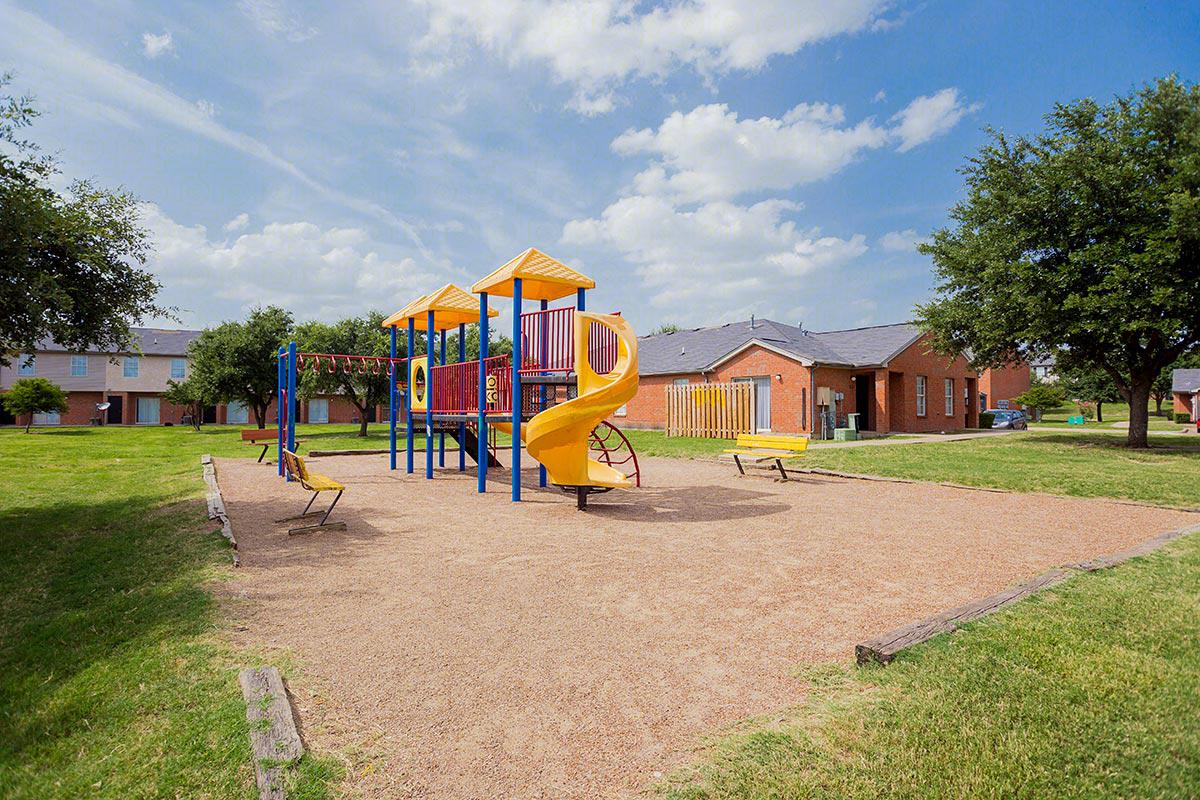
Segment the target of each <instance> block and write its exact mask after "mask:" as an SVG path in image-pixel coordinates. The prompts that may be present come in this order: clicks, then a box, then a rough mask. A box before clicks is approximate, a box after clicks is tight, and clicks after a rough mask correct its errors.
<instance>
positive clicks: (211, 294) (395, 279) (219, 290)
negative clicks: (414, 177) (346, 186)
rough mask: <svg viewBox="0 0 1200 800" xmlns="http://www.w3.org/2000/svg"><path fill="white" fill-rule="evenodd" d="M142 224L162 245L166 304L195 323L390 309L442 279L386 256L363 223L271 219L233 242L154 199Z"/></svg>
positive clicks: (156, 267)
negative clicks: (266, 309)
mask: <svg viewBox="0 0 1200 800" xmlns="http://www.w3.org/2000/svg"><path fill="white" fill-rule="evenodd" d="M142 221H143V223H144V224H145V225H146V227H147V228H148V229H149V230H150V233H151V237H152V240H153V242H154V255H153V257H152V258H151V260H150V262H149V265H148V266H149V268H150V269H151V270H152V271H153V272H154V273H155V274H156V275H157V276H158V278H159V280H161V281H162V283H163V285H164V287H166V288H165V289H164V301H165V302H167V303H169V304H174V305H178V306H180V307H181V309H182V310H183V312H184V317H185V322H186V323H187V324H192V325H204V324H211V323H214V322H218V321H220V320H221V319H223V318H230V317H234V316H239V315H241V314H243V313H244V312H245V311H246V310H248V309H249V308H251V307H253V306H255V305H266V304H276V305H281V306H283V307H285V308H288V309H290V310H291V311H293V312H295V313H296V315H297V316H298V317H299V318H301V319H317V318H319V319H325V320H332V319H337V318H338V317H342V316H349V315H358V314H362V313H364V312H365V311H366V310H368V309H370V308H378V309H379V310H382V311H385V312H390V311H393V310H395V309H396V308H399V307H400V306H401V305H403V304H404V303H406V302H408V301H409V300H411V299H412V298H413V297H414V296H415V295H416V294H418V287H421V288H423V289H424V290H428V289H429V288H431V287H432V286H433V285H435V284H436V282H437V280H438V277H437V276H436V275H434V274H433V272H432V271H431V270H429V269H426V268H422V267H421V266H419V265H418V263H417V262H416V261H415V260H414V259H413V258H410V257H407V256H405V257H389V256H387V255H384V254H383V253H384V252H385V251H386V249H387V248H386V246H385V245H383V244H381V243H379V242H376V241H374V240H373V239H372V238H371V236H370V235H369V234H368V233H367V232H366V231H364V230H362V229H360V228H324V227H321V226H319V225H316V224H313V223H311V222H290V223H270V224H267V225H264V226H263V227H262V228H261V229H258V230H250V231H248V232H246V233H243V234H241V235H240V236H237V237H236V238H234V239H233V240H232V241H228V240H220V239H217V240H214V239H212V238H210V237H209V234H208V231H207V230H206V229H205V227H204V226H203V225H193V226H187V225H181V224H179V223H178V222H176V221H175V220H173V219H171V218H170V217H169V216H168V215H167V214H166V213H165V212H164V211H163V210H162V209H161V208H159V207H158V206H156V205H153V204H150V203H146V204H143V206H142ZM248 222H249V219H248V217H247V215H246V214H239V215H238V216H237V217H235V218H234V219H233V220H231V221H230V222H229V224H227V225H226V226H225V230H226V231H235V230H242V229H245V228H246V227H247V225H248ZM198 297H202V298H204V303H203V306H202V307H197V305H196V303H197V300H196V298H198Z"/></svg>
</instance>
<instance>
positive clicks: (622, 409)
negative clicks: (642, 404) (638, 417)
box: [613, 405, 629, 417]
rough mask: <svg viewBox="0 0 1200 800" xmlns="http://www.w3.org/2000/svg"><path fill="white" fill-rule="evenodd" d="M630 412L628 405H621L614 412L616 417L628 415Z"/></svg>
mask: <svg viewBox="0 0 1200 800" xmlns="http://www.w3.org/2000/svg"><path fill="white" fill-rule="evenodd" d="M628 413H629V408H628V406H627V405H620V406H618V407H617V410H616V411H614V412H613V416H614V417H623V416H625V415H627V414H628Z"/></svg>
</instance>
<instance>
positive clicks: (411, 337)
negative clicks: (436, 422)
mask: <svg viewBox="0 0 1200 800" xmlns="http://www.w3.org/2000/svg"><path fill="white" fill-rule="evenodd" d="M416 352H417V338H416V321H415V320H413V318H412V317H409V318H408V363H409V365H410V367H411V365H412V360H413V356H414V355H415V354H416ZM404 394H405V396H407V397H408V402H407V403H405V404H404V409H405V419H406V423H405V428H404V439H405V445H404V446H405V449H406V450H407V451H408V464H407V467H408V474H409V475H412V473H413V413H412V396H413V386H412V369H411V368H410V369H409V375H408V390H407V391H406V392H405V393H404Z"/></svg>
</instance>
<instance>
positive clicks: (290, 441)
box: [287, 342, 296, 453]
mask: <svg viewBox="0 0 1200 800" xmlns="http://www.w3.org/2000/svg"><path fill="white" fill-rule="evenodd" d="M287 370H288V374H287V387H288V402H287V406H288V409H287V426H288V427H287V449H288V450H290V451H292V452H293V453H294V452H296V343H295V342H289V343H288V363H287Z"/></svg>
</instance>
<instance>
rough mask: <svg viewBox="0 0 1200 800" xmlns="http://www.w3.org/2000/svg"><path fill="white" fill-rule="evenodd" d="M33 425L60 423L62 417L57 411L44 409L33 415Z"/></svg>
mask: <svg viewBox="0 0 1200 800" xmlns="http://www.w3.org/2000/svg"><path fill="white" fill-rule="evenodd" d="M33 424H34V425H61V424H62V417H61V416H59V413H58V412H57V411H46V412H42V413H38V414H34V415H33Z"/></svg>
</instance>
